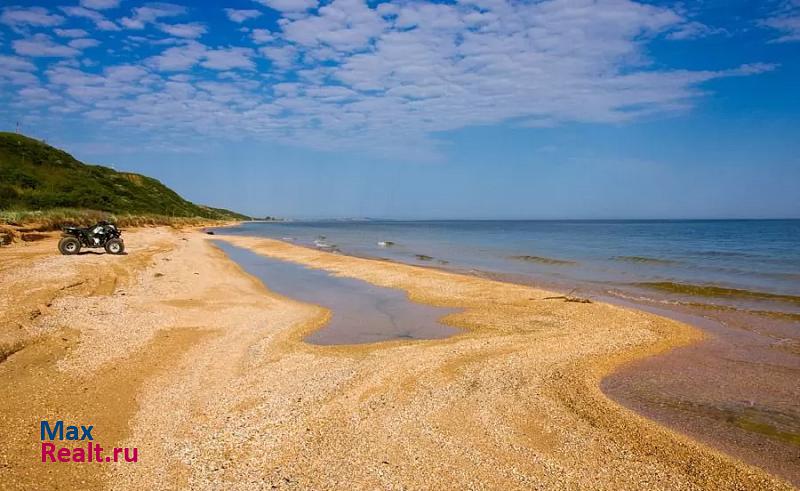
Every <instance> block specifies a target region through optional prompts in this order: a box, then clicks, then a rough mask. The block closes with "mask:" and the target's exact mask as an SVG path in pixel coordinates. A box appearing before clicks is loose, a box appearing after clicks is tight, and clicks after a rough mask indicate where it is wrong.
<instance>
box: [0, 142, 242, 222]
mask: <svg viewBox="0 0 800 491" xmlns="http://www.w3.org/2000/svg"><path fill="white" fill-rule="evenodd" d="M54 209H62V211H63V209H71V210H73V211H74V210H76V209H77V210H96V211H101V212H106V213H111V214H116V215H131V216H139V217H142V216H158V217H184V218H189V217H191V218H203V219H208V220H246V219H248V217H246V216H244V215H241V214H238V213H234V212H232V211H228V210H223V209H219V208H211V207H208V206H201V205H196V204H194V203H191V202H189V201H187V200H185V199H183V198H181V197H180V196H179V195H178V193H176V192H175V191H173V190H171V189H169V188H168V187H166V186H165V185H163V184H161V182H159V181H158V180H156V179H153V178H151V177H147V176H143V175H140V174H133V173H129V172H117V171H115V170H113V169H109V168H108V167H103V166H99V165H87V164H84V163H82V162H80V161H78V160H76V159H75V158H73V157H72V155H70V154H68V153H66V152H64V151H63V150H59V149H57V148H54V147H51V146H50V145H47V144H45V143H42V142H40V141H38V140H35V139H33V138H29V137H26V136H23V135H18V134H15V133H5V132H0V210H6V211H10V212H19V211H27V210H39V211H45V212H46V211H47V210H54ZM66 214H67V215H69V214H70V213H66Z"/></svg>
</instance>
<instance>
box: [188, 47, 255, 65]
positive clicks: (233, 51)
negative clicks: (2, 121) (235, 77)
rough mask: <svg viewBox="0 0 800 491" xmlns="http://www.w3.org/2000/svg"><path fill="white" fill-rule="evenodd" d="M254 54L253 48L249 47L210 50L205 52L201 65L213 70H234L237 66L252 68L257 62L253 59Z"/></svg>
mask: <svg viewBox="0 0 800 491" xmlns="http://www.w3.org/2000/svg"><path fill="white" fill-rule="evenodd" d="M252 56H253V50H251V49H248V48H225V49H214V50H208V51H206V53H205V56H204V61H203V62H202V63H200V65H201V66H203V67H205V68H210V69H212V70H232V69H236V68H241V69H245V70H252V69H254V68H255V64H254V63H253V60H252V59H251V58H252Z"/></svg>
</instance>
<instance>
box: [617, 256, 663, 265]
mask: <svg viewBox="0 0 800 491" xmlns="http://www.w3.org/2000/svg"><path fill="white" fill-rule="evenodd" d="M611 259H613V260H614V261H623V262H627V263H640V264H677V263H678V261H673V260H671V259H658V258H655V257H644V256H614V257H612V258H611Z"/></svg>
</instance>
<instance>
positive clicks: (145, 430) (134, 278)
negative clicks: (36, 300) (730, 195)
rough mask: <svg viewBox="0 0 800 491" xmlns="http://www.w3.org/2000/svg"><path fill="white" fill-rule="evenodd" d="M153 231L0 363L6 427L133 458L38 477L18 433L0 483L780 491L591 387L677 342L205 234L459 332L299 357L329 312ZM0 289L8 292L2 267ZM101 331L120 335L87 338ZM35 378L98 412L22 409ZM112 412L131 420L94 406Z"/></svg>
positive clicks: (187, 237) (415, 275) (499, 296)
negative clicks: (75, 432)
mask: <svg viewBox="0 0 800 491" xmlns="http://www.w3.org/2000/svg"><path fill="white" fill-rule="evenodd" d="M149 233H150V232H149V231H146V232H135V233H132V234H131V235H130V237H129V236H127V235H126V243H127V244H128V248H129V251H130V256H127V257H124V258H110V257H106V256H97V257H94V256H93V257H91V258H89V259H90V260H91V261H95V262H98V263H104V262H105V261H112V260H114V259H121V260H122V261H123V262H118V263H112V266H117V267H122V269H123V270H122V271H120V274H121V276H120V278H121V279H120V281H119V282H117V283H116V286H114V287H113V288H111V289H110V290H109V289H106V290H104V291H89V290H86V291H78V292H74V294H66V293H65V294H61V296H59V298H57V299H56V300H55V301H51V300H52V299H49V300H48V301H50V303H51V305H53V306H56V308H48V309H44V311H43V312H42V313H41V314H40V315H39V316H37V317H36V319H34V320H28V321H26V322H27V323H28V324H29V325H28V327H27V328H26V329H28V330H30V331H31V332H37V333H40V336H41V338H40V339H42V341H41V342H39V343H36V344H34V345H33V346H34V347H37V349H36V350H34V349H32V348H31V347H26V348H24V349H22V350H21V351H18V352H16V353H14V354H12V355H11V356H10V357H9V358H8V360H6V361H5V362H3V363H1V364H0V381H2V382H3V383H14V384H16V385H15V386H14V388H15V390H17V391H19V393H20V394H23V397H20V398H19V399H15V401H16V402H14V403H11V402H9V401H3V402H0V417H2V418H3V423H4V428H7V429H8V428H11V427H12V425H16V426H19V425H22V426H25V425H29V424H30V422H31V421H35V420H36V418H39V417H42V416H43V415H45V413H47V412H48V411H49V412H50V413H51V414H53V411H55V412H56V413H58V414H63V413H65V412H73V413H75V414H76V415H77V417H82V418H90V419H91V418H94V419H96V420H98V423H97V426H98V427H97V430H96V431H97V434H98V436H100V435H102V434H103V433H104V432H105V434H106V435H111V436H110V437H109V438H111V439H113V441H114V442H115V443H119V444H122V445H126V446H136V447H138V448H139V451H140V453H141V455H142V456H143V458H142V459H141V462H139V463H136V464H116V465H109V466H107V467H106V466H99V467H101V469H96V470H94V468H93V470H91V472H89V471H78V473H77V474H75V473H71V472H66V473H62V472H61V471H58V469H56V468H51V469H50V470H49V471H48V474H47V475H46V476H44V475H41V473H40V474H38V475H37V474H36V473H35V472H30V470H31V469H34V470H35V469H36V467H35V466H36V465H38V463H37V462H29V460H26V458H20V457H19V456H20V455H28V456H30V452H31V451H32V450H31V449H33V450H34V451H35V449H36V447H37V446H38V441H36V438H35V436H34V437H32V436H31V435H29V434H25V433H24V431H23V436H19V435H18V434H17V433H16V432H14V431H11V430H8V431H6V430H4V431H6V432H7V433H8V436H9V438H11V440H10V442H11V443H10V445H9V446H8V447H7V448H8V451H7V452H4V453H0V458H2V459H3V460H2V465H0V473H2V476H0V477H1V478H2V480H3V482H4V484H7V486H8V487H9V488H11V489H23V488H25V487H26V484H27V485H28V486H30V485H32V484H36V485H37V486H38V487H40V488H43V489H48V488H56V487H58V486H61V487H64V486H69V485H74V484H75V483H76V482H81V481H75V479H81V480H82V481H83V486H82V487H85V488H91V489H102V488H109V489H112V488H113V489H135V488H146V489H275V488H281V489H282V488H286V489H289V488H292V489H453V488H474V489H575V488H582V489H586V488H591V489H653V488H657V489H708V488H716V489H791V487H790V486H789V485H788V484H786V483H784V482H782V481H780V480H778V479H775V478H772V477H771V476H769V475H768V474H766V473H764V472H763V471H761V470H759V469H757V468H754V467H750V466H747V465H744V464H742V463H740V462H737V461H735V460H734V459H731V458H729V457H726V456H724V455H722V454H720V453H717V452H715V451H713V450H711V449H709V448H707V447H705V446H702V445H699V444H697V443H694V442H693V441H691V440H690V439H688V438H686V437H683V436H681V435H678V434H676V433H674V432H671V431H669V430H666V429H663V428H661V427H660V426H658V425H656V424H654V423H652V422H649V421H647V420H645V419H644V418H641V417H639V416H637V415H636V414H634V413H632V412H630V411H628V410H626V409H624V408H622V407H620V406H618V405H617V404H614V403H612V402H611V401H609V400H608V399H607V398H606V397H605V396H603V394H602V393H601V392H600V390H599V388H598V385H599V380H600V378H601V377H602V376H603V375H604V374H606V373H607V372H608V371H610V370H612V369H613V368H614V367H616V366H618V365H619V364H620V363H624V362H625V361H627V360H632V359H636V358H638V357H641V356H645V355H647V354H652V353H655V352H659V351H662V350H665V349H669V348H670V347H672V346H676V345H681V344H686V343H690V342H693V341H695V340H697V339H699V337H700V334H699V333H698V332H697V331H696V330H694V329H692V328H689V327H688V326H685V325H682V324H679V323H677V322H673V321H669V320H666V319H663V318H660V317H657V316H653V315H649V314H645V313H641V312H636V311H632V310H627V309H622V308H617V307H613V306H609V305H604V304H597V303H594V304H577V303H566V302H562V301H554V300H544V298H545V297H547V296H550V295H551V293H550V292H545V291H542V290H536V289H532V288H528V287H524V286H519V285H512V284H507V283H501V282H495V281H490V280H485V279H480V278H475V277H470V276H463V275H457V274H452V273H445V272H440V271H435V270H430V269H425V268H418V267H413V266H407V265H401V264H394V263H388V262H381V261H373V260H366V259H359V258H353V257H346V256H340V255H334V254H329V253H324V252H320V251H314V250H310V249H305V248H302V247H298V246H293V245H290V244H285V243H282V242H277V241H270V240H266V239H255V238H246V237H222V236H216V237H214V238H215V239H224V240H228V241H230V242H231V243H233V244H235V245H238V246H242V247H247V248H249V249H251V250H253V251H255V252H258V253H261V254H266V255H270V256H272V257H277V258H280V259H285V260H291V261H295V262H298V263H302V264H306V265H309V266H313V267H317V268H322V269H326V270H328V271H331V272H333V273H335V274H341V275H346V276H352V277H355V278H360V279H363V280H366V281H369V282H371V283H373V284H376V285H381V286H391V287H394V288H402V289H404V290H406V291H407V292H408V293H409V296H410V298H412V299H413V300H415V301H420V302H424V303H430V304H433V305H441V306H446V307H455V308H459V309H463V310H461V311H460V312H458V313H455V314H451V315H449V316H447V317H446V318H445V319H444V322H446V323H448V324H452V325H455V326H458V327H462V328H464V329H465V332H464V333H463V334H460V335H457V336H454V337H452V338H448V339H446V340H437V341H413V342H409V341H392V342H385V343H377V344H373V345H361V346H331V347H323V346H313V345H309V344H306V343H304V342H303V341H302V338H303V336H304V335H305V334H307V333H308V332H310V331H311V330H313V329H316V328H318V327H319V326H321V325H323V324H324V322H325V320H326V319H327V316H328V315H329V312H327V311H326V310H325V309H323V308H321V307H317V306H313V305H307V304H302V303H299V302H296V301H294V300H292V299H289V298H286V297H282V296H278V295H275V294H272V293H271V292H269V290H268V289H267V288H265V287H264V286H263V285H262V284H261V282H260V281H258V280H256V279H255V278H252V277H250V276H248V275H246V274H244V273H243V272H242V271H241V269H240V268H239V267H238V266H237V265H235V264H234V263H232V262H231V261H230V260H228V259H227V258H226V257H225V256H224V254H223V253H222V252H221V251H220V250H219V249H217V248H216V247H215V246H214V245H213V243H212V242H211V240H210V239H212V237H210V236H206V235H203V234H201V233H199V232H193V231H185V232H181V231H171V230H167V229H161V230H159V231H158V233H157V234H156V236H157V237H156V236H152V235H147V234H149ZM51 245H52V244H51ZM42 247H44V246H42ZM151 249H152V250H151ZM43 250H44V249H43ZM148 250H150V252H149V253H147V254H145V251H148ZM6 253H8V251H6V250H4V251H2V252H0V254H6ZM14 254H21V253H20V252H19V251H16V252H14ZM23 256H24V255H23ZM145 256H147V260H144V257H145ZM0 257H3V256H0ZM135 258H139V259H135ZM125 260H130V261H128V262H124V261H125ZM16 261H18V264H19V265H21V266H20V267H35V265H36V264H39V263H40V262H41V261H51V262H53V263H55V264H56V265H57V267H59V268H64V275H65V277H67V279H65V280H63V281H65V282H69V281H74V279H75V277H77V278H79V279H80V278H84V279H85V277H87V276H86V275H87V271H86V270H85V268H83V266H82V265H81V266H77V263H75V262H73V263H66V262H65V261H66V259H62V258H60V257H55V258H53V257H51V256H48V255H46V254H40V255H31V256H30V258H29V259H27V260H26V259H25V257H22V256H20V258H18V259H16ZM26 261H27V262H26ZM133 261H137V262H136V263H134V262H133ZM64 264H68V266H64ZM122 275H124V278H123V277H122ZM88 277H90V276H88ZM0 280H2V281H3V284H5V285H12V286H13V285H14V281H15V278H14V276H13V275H4V271H3V270H2V269H0ZM8 291H10V290H4V293H3V295H12V294H10V293H7V292H8ZM65 291H68V290H65ZM62 296H63V298H62ZM13 300H14V298H12V299H11V300H9V301H8V303H9V304H10V303H13ZM86 312H89V313H88V314H87V313H86ZM23 314H24V312H22V310H19V311H17V310H14V311H13V312H11V311H9V313H8V317H7V318H8V319H11V317H14V319H21V318H22V317H21V316H22V315H23ZM103 315H112V316H113V317H114V318H115V319H116V324H110V323H101V324H99V325H98V324H96V323H93V322H92V321H93V320H94V319H97V318H98V317H102V316H103ZM63 324H69V326H70V329H71V331H70V333H71V334H70V335H68V336H67V339H68V340H69V341H66V342H61V341H60V340H61V336H62V335H63V333H64V331H63ZM26 325H27V324H26ZM59 326H62V327H59ZM126 326H129V327H130V332H125V331H124V330H121V329H122V328H124V327H126ZM59 342H61V343H64V344H66V345H67V348H59V349H56V346H60V344H58V343H59ZM51 344H52V345H53V346H51ZM96 353H100V355H99V358H95V354H96ZM119 372H122V373H119ZM114 373H116V375H113V374H114ZM23 374H25V375H24V376H23ZM53 377H56V378H59V380H60V381H61V383H62V384H63V386H65V387H66V388H67V389H70V388H78V387H81V388H82V387H88V388H89V389H88V390H89V391H90V392H91V395H92V401H99V402H97V403H95V402H90V401H88V400H87V399H85V398H81V397H73V396H68V394H69V393H70V391H69V390H65V392H64V393H52V394H50V398H44V399H42V401H43V402H42V403H41V404H39V405H37V404H35V403H34V404H31V403H29V402H28V401H26V400H25V399H24V395H25V391H26V390H30V389H31V388H36V387H40V386H42V384H43V381H47V380H52V379H53ZM101 381H102V382H101ZM114 382H125V383H124V386H122V387H120V386H118V385H115V384H114ZM45 385H46V384H45ZM81 390H82V389H81ZM11 399H13V398H11ZM110 399H122V400H123V401H122V402H123V403H124V404H123V406H124V407H126V408H130V409H129V410H125V411H121V410H119V407H118V408H117V410H116V411H114V410H112V411H110V412H109V411H107V410H106V409H104V407H103V406H104V401H108V400H110ZM120 407H122V406H120ZM112 409H113V408H112ZM64 417H67V416H64ZM87 422H91V421H89V420H87ZM101 423H102V424H101ZM2 436H6V435H2ZM17 451H19V452H17ZM25 452H28V453H27V454H26V453H25ZM73 465H74V464H73Z"/></svg>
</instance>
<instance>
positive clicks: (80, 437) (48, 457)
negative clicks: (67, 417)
mask: <svg viewBox="0 0 800 491" xmlns="http://www.w3.org/2000/svg"><path fill="white" fill-rule="evenodd" d="M39 430H40V436H41V440H42V462H123V461H124V462H138V460H139V451H138V449H137V448H127V447H125V448H118V447H115V448H113V449H111V453H109V454H104V453H103V452H104V451H105V449H104V448H103V447H102V446H101V445H100V444H98V443H95V442H94V436H93V435H92V431H93V430H94V426H93V425H88V426H86V425H65V424H64V422H63V421H56V422H55V424H53V425H51V424H50V422H49V421H42V422H41V424H40V427H39ZM54 441H59V442H86V445H85V446H83V445H79V446H66V445H63V444H61V445H56V444H55V443H53V442H54Z"/></svg>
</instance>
